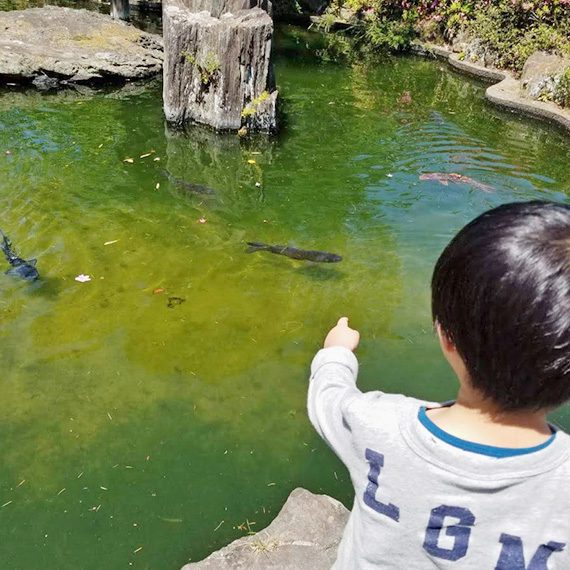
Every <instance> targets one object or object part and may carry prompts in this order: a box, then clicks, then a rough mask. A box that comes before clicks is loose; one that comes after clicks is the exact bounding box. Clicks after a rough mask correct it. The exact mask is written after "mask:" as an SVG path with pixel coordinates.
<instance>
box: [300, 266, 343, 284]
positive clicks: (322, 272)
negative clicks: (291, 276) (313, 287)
mask: <svg viewBox="0 0 570 570" xmlns="http://www.w3.org/2000/svg"><path fill="white" fill-rule="evenodd" d="M295 273H298V274H300V275H302V276H303V277H308V278H309V279H312V280H313V281H321V282H323V281H340V280H341V279H344V278H345V277H346V273H344V272H343V271H339V269H338V268H337V267H333V266H331V265H328V264H327V265H326V266H325V265H320V264H319V265H317V264H316V263H311V262H308V263H307V265H304V266H302V267H297V268H296V269H295Z"/></svg>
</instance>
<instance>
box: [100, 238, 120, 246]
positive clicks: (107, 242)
mask: <svg viewBox="0 0 570 570" xmlns="http://www.w3.org/2000/svg"><path fill="white" fill-rule="evenodd" d="M118 241H119V240H118V239H112V240H111V241H106V242H105V243H104V244H103V245H112V244H114V243H117V242H118Z"/></svg>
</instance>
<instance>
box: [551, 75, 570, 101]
mask: <svg viewBox="0 0 570 570" xmlns="http://www.w3.org/2000/svg"><path fill="white" fill-rule="evenodd" d="M554 99H555V101H556V102H557V103H558V104H559V105H562V107H570V67H567V68H566V71H564V73H563V74H562V77H561V78H560V80H559V82H558V86H557V87H556V92H555V94H554Z"/></svg>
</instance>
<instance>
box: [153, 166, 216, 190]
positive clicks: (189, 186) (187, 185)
mask: <svg viewBox="0 0 570 570" xmlns="http://www.w3.org/2000/svg"><path fill="white" fill-rule="evenodd" d="M162 172H164V175H165V176H166V177H167V178H168V180H170V182H172V184H174V185H175V186H178V187H179V188H182V189H183V190H186V192H190V193H191V194H199V195H212V194H215V193H216V191H215V190H214V189H213V188H210V187H208V186H204V185H202V184H195V183H194V182H187V181H186V180H182V178H178V177H177V176H174V175H173V174H171V173H170V172H168V170H165V169H162Z"/></svg>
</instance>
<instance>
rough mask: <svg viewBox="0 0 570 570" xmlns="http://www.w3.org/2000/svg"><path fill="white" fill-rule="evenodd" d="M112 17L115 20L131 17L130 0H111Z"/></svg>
mask: <svg viewBox="0 0 570 570" xmlns="http://www.w3.org/2000/svg"><path fill="white" fill-rule="evenodd" d="M111 17H112V18H113V20H126V21H128V20H129V19H130V11H129V0H111Z"/></svg>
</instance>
